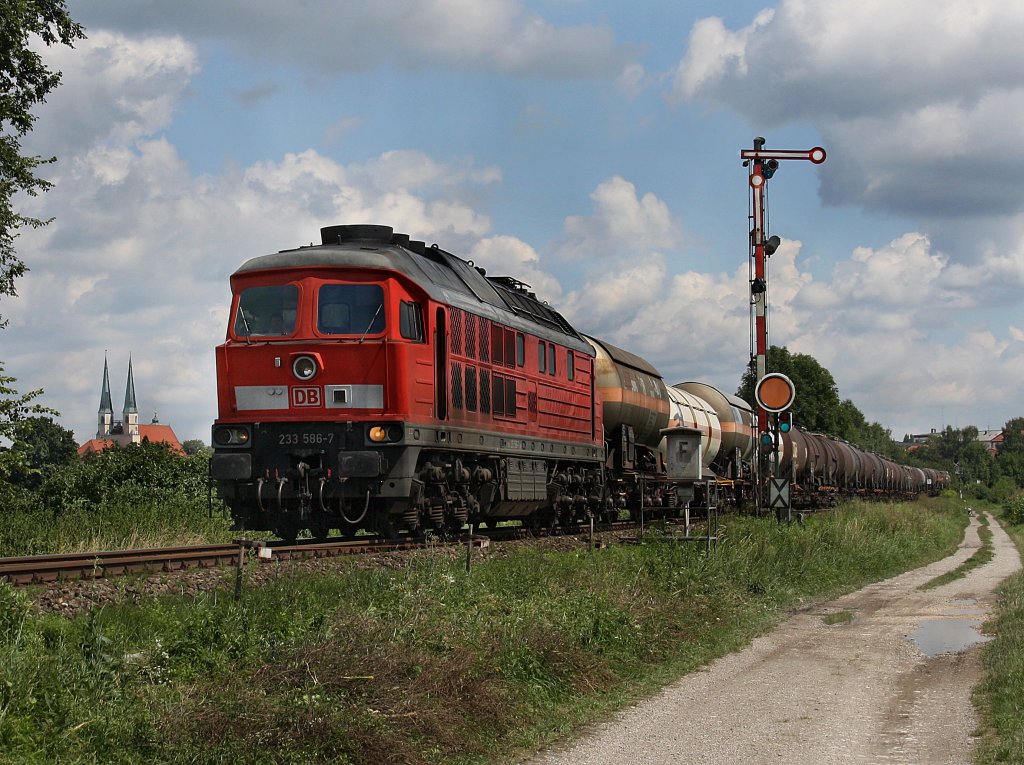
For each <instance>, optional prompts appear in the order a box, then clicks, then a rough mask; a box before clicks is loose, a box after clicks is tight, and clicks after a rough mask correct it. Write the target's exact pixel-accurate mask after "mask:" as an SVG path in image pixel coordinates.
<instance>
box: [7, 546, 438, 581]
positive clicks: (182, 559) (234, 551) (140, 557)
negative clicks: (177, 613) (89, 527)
mask: <svg viewBox="0 0 1024 765" xmlns="http://www.w3.org/2000/svg"><path fill="white" fill-rule="evenodd" d="M418 546H421V544H420V543H418V542H414V541H413V540H392V541H387V540H381V539H378V538H374V537H367V538H366V539H365V540H364V539H358V540H351V539H345V540H342V539H338V540H328V541H324V542H304V543H303V542H300V543H293V544H288V543H284V542H267V543H259V542H251V541H249V540H246V541H244V542H240V543H234V544H223V545H190V546H186V547H158V548H149V549H141V550H104V551H98V552H85V553H67V554H61V555H29V556H20V557H11V558H0V580H6V581H8V582H10V583H11V584H15V585H27V584H44V583H46V582H56V581H66V580H72V579H102V578H106V577H112V576H120V575H124V574H146V573H155V572H160V571H181V570H183V569H187V568H195V567H199V568H214V567H216V566H228V565H237V564H238V560H239V555H240V554H245V553H246V552H247V551H248V550H249V549H253V548H262V550H264V551H269V552H263V553H262V554H261V553H259V552H257V557H263V558H267V559H278V560H289V559H296V558H326V557H336V556H339V555H352V554H359V553H372V552H387V551H393V550H401V549H411V548H414V547H418Z"/></svg>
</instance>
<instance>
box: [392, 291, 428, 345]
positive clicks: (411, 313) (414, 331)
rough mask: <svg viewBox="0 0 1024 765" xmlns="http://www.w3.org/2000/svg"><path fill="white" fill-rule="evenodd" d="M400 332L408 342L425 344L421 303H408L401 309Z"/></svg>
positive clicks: (403, 304) (404, 303) (402, 304)
mask: <svg viewBox="0 0 1024 765" xmlns="http://www.w3.org/2000/svg"><path fill="white" fill-rule="evenodd" d="M398 323H399V331H400V332H401V334H402V337H404V338H405V339H406V340H415V341H416V342H418V343H422V342H423V308H422V307H421V306H420V304H419V303H406V302H405V301H404V300H403V301H402V303H401V306H400V307H399V316H398Z"/></svg>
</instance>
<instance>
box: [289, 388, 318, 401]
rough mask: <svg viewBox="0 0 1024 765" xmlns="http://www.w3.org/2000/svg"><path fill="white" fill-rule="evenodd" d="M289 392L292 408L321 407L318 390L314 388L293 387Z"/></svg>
mask: <svg viewBox="0 0 1024 765" xmlns="http://www.w3.org/2000/svg"><path fill="white" fill-rule="evenodd" d="M291 392H292V406H323V401H322V400H321V398H320V388H318V387H316V386H314V387H311V388H299V387H295V388H292V389H291Z"/></svg>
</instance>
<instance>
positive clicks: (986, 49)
mask: <svg viewBox="0 0 1024 765" xmlns="http://www.w3.org/2000/svg"><path fill="white" fill-rule="evenodd" d="M1022 33H1024V6H1019V5H1016V4H1014V3H1004V2H1000V1H999V0H979V1H978V2H963V1H961V0H952V1H951V2H944V3H941V4H939V5H936V4H934V3H930V2H925V1H924V0H908V2H903V3H899V4H895V5H894V4H892V3H887V2H883V0H827V1H826V0H781V1H780V2H779V4H778V6H777V7H776V8H775V9H771V10H768V11H764V12H762V13H760V14H758V15H757V16H756V17H755V18H754V19H753V20H752V21H751V23H750V24H749V25H747V26H745V27H743V28H741V29H738V30H730V29H728V28H727V27H726V26H725V24H724V22H723V21H722V20H721V19H719V18H706V19H701V20H700V21H698V22H696V23H695V24H694V26H693V28H692V30H691V32H690V36H689V41H688V47H687V51H686V53H685V55H684V57H683V59H682V60H681V62H680V63H679V65H678V66H677V67H676V69H675V71H674V73H673V76H672V87H671V90H670V97H671V98H672V99H674V100H691V99H701V100H705V101H709V102H711V103H714V104H717V105H719V106H722V107H726V108H729V109H732V110H734V111H736V112H738V113H740V114H742V115H743V116H744V117H746V118H747V119H748V120H750V121H751V122H753V123H755V124H759V125H763V126H764V128H771V127H773V126H777V125H781V124H784V123H805V124H811V125H813V126H814V127H815V128H817V130H818V131H819V132H820V133H821V136H822V138H823V143H824V145H825V146H826V147H827V149H828V151H829V162H828V164H827V165H826V166H824V167H823V171H822V178H823V185H822V194H823V197H824V199H825V200H826V201H827V202H829V203H832V204H836V205H841V204H858V205H862V206H864V207H865V208H867V209H870V210H879V211H885V212H890V213H895V214H904V215H913V216H915V217H919V218H932V219H935V218H940V217H946V218H948V217H949V216H953V217H965V216H978V215H1007V214H1013V213H1015V212H1017V211H1020V210H1021V209H1024V192H1022V191H1021V189H1020V186H1019V184H1018V183H1017V182H1016V179H1017V178H1018V177H1019V176H1020V175H1021V172H1022V171H1024V160H1022V159H1021V158H1019V157H1016V156H1015V155H1011V154H1008V153H1007V152H1006V147H1008V146H1012V145H1014V144H1015V143H1016V142H1017V137H1016V131H1015V127H1014V126H1015V125H1016V124H1018V123H1019V122H1020V120H1021V118H1022V117H1024V85H1022V84H1021V82H1020V78H1019V77H1018V76H1017V73H1018V72H1020V71H1021V69H1022V67H1024V49H1022V48H1021V46H1020V45H1019V43H1018V40H1019V38H1020V36H1021V34H1022ZM982 51H983V53H981V52H982ZM764 128H762V129H764Z"/></svg>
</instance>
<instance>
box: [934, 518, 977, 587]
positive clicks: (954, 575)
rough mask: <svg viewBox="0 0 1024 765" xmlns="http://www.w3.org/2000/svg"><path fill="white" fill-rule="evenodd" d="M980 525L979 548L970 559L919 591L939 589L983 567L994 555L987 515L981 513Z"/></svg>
mask: <svg viewBox="0 0 1024 765" xmlns="http://www.w3.org/2000/svg"><path fill="white" fill-rule="evenodd" d="M980 521H981V524H980V525H979V526H978V539H979V540H980V541H981V547H979V548H978V549H977V550H975V551H974V553H973V554H972V555H971V557H970V558H968V559H967V560H965V561H964V562H963V563H961V564H960V565H959V566H957V567H956V568H954V569H953V570H952V571H947V572H946V573H945V574H941V575H940V576H937V577H935V578H934V579H930V580H928V581H927V582H925V583H924V584H922V585H921V586H920V587H918V589H919V590H931V589H934V588H936V587H941V586H942V585H944V584H949V583H950V582H953V581H956V580H957V579H962V578H963V577H964V576H966V575H967V572H969V571H973V570H974V569H976V568H978V567H979V566H984V565H985V564H986V563H988V562H989V561H990V560H992V556H993V555H994V554H995V552H994V550H993V549H992V529H991V528H990V527H989V523H988V515H986V514H985V513H982V514H981V516H980Z"/></svg>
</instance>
